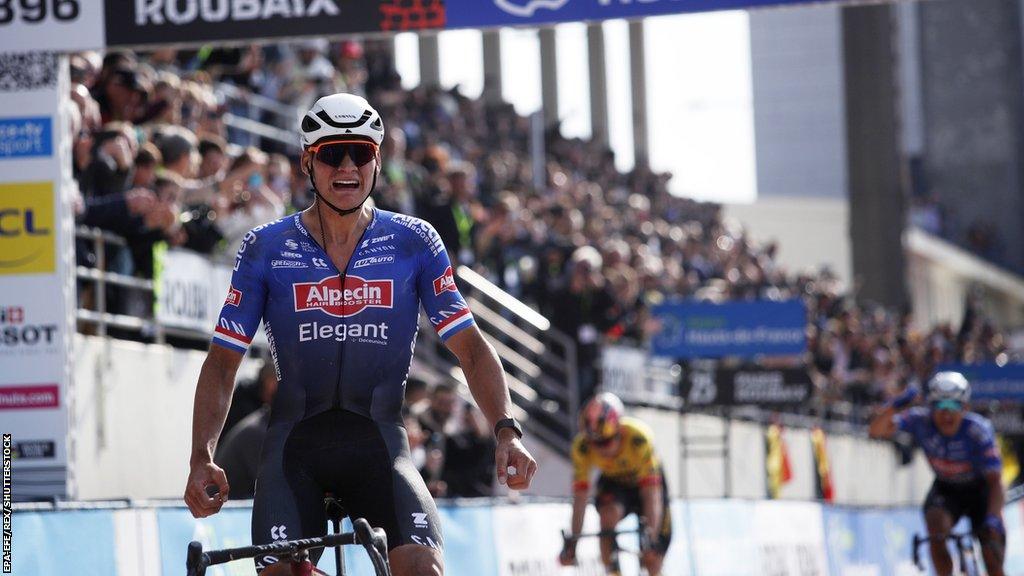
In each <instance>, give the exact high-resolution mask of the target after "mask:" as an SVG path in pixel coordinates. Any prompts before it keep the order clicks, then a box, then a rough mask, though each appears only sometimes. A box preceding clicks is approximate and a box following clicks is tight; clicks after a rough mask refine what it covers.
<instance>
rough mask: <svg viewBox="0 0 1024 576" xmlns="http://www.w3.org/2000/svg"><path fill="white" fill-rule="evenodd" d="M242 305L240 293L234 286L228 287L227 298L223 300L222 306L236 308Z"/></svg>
mask: <svg viewBox="0 0 1024 576" xmlns="http://www.w3.org/2000/svg"><path fill="white" fill-rule="evenodd" d="M241 303H242V292H241V291H240V290H238V289H237V288H235V287H234V286H229V287H228V297H227V299H225V300H224V304H226V305H228V306H234V307H235V308H238V305H239V304H241Z"/></svg>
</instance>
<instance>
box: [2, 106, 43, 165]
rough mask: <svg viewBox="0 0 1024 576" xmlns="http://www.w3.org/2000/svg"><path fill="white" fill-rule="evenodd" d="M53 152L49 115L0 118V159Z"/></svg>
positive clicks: (35, 156)
mask: <svg viewBox="0 0 1024 576" xmlns="http://www.w3.org/2000/svg"><path fill="white" fill-rule="evenodd" d="M51 154H53V129H52V122H51V120H50V117H49V116H40V117H36V118H0V159H2V158H40V157H43V158H45V157H47V156H50V155H51Z"/></svg>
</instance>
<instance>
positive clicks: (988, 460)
mask: <svg viewBox="0 0 1024 576" xmlns="http://www.w3.org/2000/svg"><path fill="white" fill-rule="evenodd" d="M968 436H970V439H971V444H972V445H973V446H972V448H973V449H972V450H971V464H972V465H973V466H974V469H975V470H977V471H978V472H979V473H981V474H986V473H989V472H996V473H1000V472H1002V470H1003V461H1002V458H1000V455H999V445H998V444H997V443H996V434H995V431H994V430H993V429H992V425H991V424H990V423H988V422H979V423H978V424H977V425H975V426H972V427H971V430H970V431H968Z"/></svg>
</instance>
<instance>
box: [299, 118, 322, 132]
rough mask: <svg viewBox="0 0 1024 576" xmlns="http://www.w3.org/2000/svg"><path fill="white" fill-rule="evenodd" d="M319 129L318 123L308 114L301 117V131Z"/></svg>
mask: <svg viewBox="0 0 1024 576" xmlns="http://www.w3.org/2000/svg"><path fill="white" fill-rule="evenodd" d="M319 129H320V124H319V123H318V122H317V121H316V120H313V119H312V118H310V117H309V116H304V117H303V118H302V131H303V132H316V131H317V130H319Z"/></svg>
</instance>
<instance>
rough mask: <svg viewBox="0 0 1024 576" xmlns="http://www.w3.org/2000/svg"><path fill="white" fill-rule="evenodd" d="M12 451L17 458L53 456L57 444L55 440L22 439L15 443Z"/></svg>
mask: <svg viewBox="0 0 1024 576" xmlns="http://www.w3.org/2000/svg"><path fill="white" fill-rule="evenodd" d="M11 452H12V456H13V457H14V458H15V459H17V460H37V459H43V458H53V457H54V456H55V455H56V452H57V445H56V443H55V442H54V441H53V440H22V441H20V442H15V443H14V446H13V447H12V450H11Z"/></svg>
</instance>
